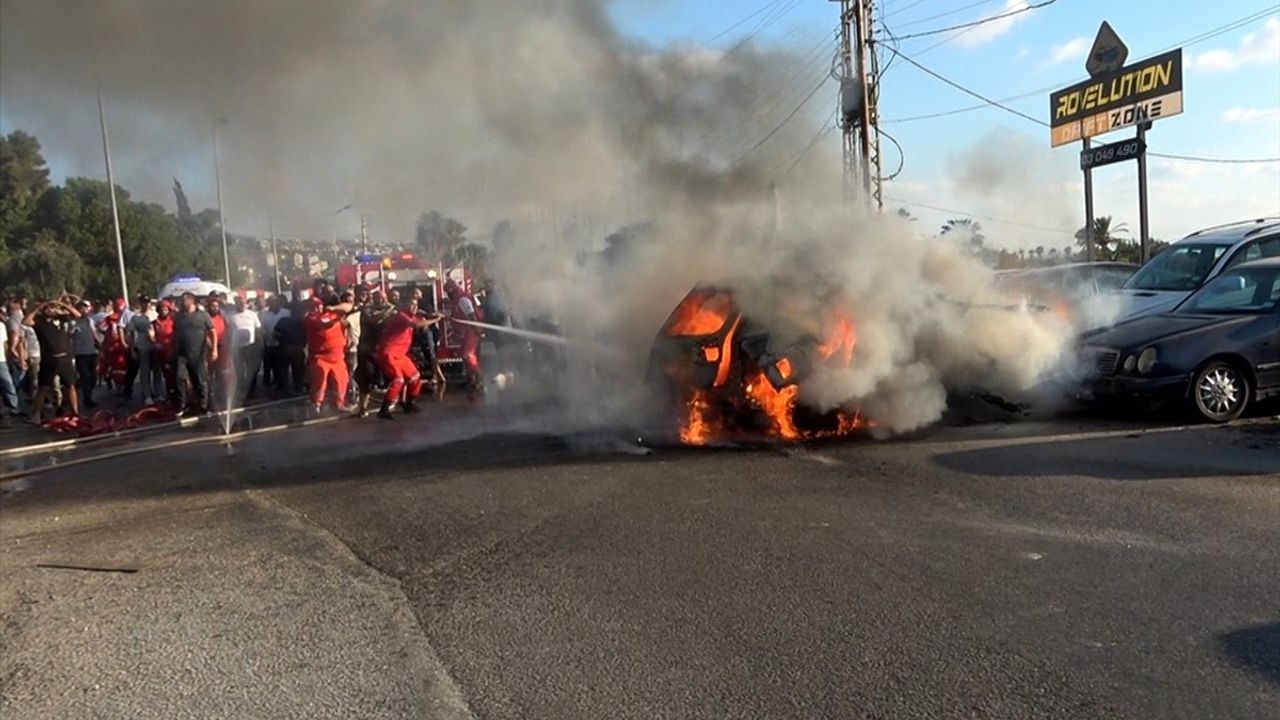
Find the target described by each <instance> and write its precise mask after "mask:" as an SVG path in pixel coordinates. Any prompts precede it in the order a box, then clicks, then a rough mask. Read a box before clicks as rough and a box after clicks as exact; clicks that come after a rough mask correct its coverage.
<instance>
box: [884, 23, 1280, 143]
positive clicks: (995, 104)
mask: <svg viewBox="0 0 1280 720" xmlns="http://www.w3.org/2000/svg"><path fill="white" fill-rule="evenodd" d="M890 51H891V52H893V53H894V54H895V55H897V56H898V57H900V58H902V59H903V60H905V61H907V62H909V63H911V64H912V65H914V66H916V67H917V68H919V69H920V70H921V71H923V72H925V73H927V74H929V75H931V76H933V77H935V78H937V79H938V80H941V81H942V82H944V83H946V84H948V85H950V86H951V87H953V88H955V89H957V90H959V91H961V92H963V93H965V94H967V95H972V96H973V97H976V98H978V99H979V100H982V101H983V102H985V103H987V104H989V105H991V106H992V107H996V108H999V109H1001V110H1004V111H1005V112H1007V113H1009V114H1011V115H1017V116H1018V117H1020V118H1022V119H1024V120H1030V121H1031V122H1033V123H1035V124H1037V125H1040V126H1042V127H1049V123H1047V122H1045V121H1043V120H1041V119H1039V118H1036V117H1032V116H1031V115H1028V114H1026V113H1024V112H1021V111H1019V110H1015V109H1013V108H1011V107H1009V106H1008V105H1003V104H1001V103H999V102H997V101H995V100H992V99H990V98H988V97H986V96H985V95H982V94H980V93H977V92H974V91H973V90H970V89H969V88H967V87H965V86H963V85H961V84H960V83H957V82H955V81H954V80H950V79H948V78H945V77H943V76H942V75H939V74H938V73H936V72H934V71H933V70H930V69H929V68H927V67H925V66H924V65H921V64H920V63H918V62H916V61H915V60H912V59H911V58H909V57H907V56H906V55H903V54H902V53H901V52H899V51H897V50H893V48H890ZM1147 154H1148V155H1149V156H1151V157H1158V158H1164V159H1166V160H1185V161H1187V162H1202V163H1222V164H1233V165H1235V164H1255V163H1273V162H1280V158H1211V157H1200V156H1195V155H1168V154H1164V153H1154V152H1149V153H1147Z"/></svg>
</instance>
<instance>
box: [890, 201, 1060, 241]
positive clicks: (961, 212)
mask: <svg viewBox="0 0 1280 720" xmlns="http://www.w3.org/2000/svg"><path fill="white" fill-rule="evenodd" d="M884 199H885V200H888V201H890V202H896V203H898V204H899V205H909V206H911V207H919V208H925V209H926V210H936V211H937V212H944V213H951V214H952V215H961V216H964V217H969V218H977V219H979V220H986V221H987V222H994V223H1000V224H1002V225H1011V226H1013V227H1021V228H1027V229H1028V230H1040V231H1043V232H1051V233H1059V234H1061V235H1071V236H1074V235H1075V233H1073V232H1072V231H1070V230H1063V229H1062V228H1051V227H1045V226H1044V225H1032V224H1030V223H1024V222H1019V221H1017V220H1005V219H1004V218H998V217H992V216H991V215H979V214H977V213H971V212H966V211H964V210H956V209H955V208H946V207H940V206H938V205H926V204H925V203H920V202H914V201H911V200H903V199H902V198H896V197H889V196H887V195H886V196H885V198H884Z"/></svg>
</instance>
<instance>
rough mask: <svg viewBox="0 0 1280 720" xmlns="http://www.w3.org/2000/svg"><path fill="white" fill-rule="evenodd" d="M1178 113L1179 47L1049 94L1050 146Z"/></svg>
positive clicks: (1179, 87)
mask: <svg viewBox="0 0 1280 720" xmlns="http://www.w3.org/2000/svg"><path fill="white" fill-rule="evenodd" d="M1181 112H1182V49H1181V48H1178V49H1177V50H1171V51H1169V52H1167V53H1164V54H1163V55H1157V56H1155V57H1153V58H1147V59H1146V60H1140V61H1138V62H1136V63H1133V64H1132V65H1126V66H1124V67H1122V68H1120V69H1119V70H1115V71H1112V72H1108V73H1103V74H1101V75H1099V76H1097V77H1094V78H1090V79H1089V80H1085V81H1084V82H1082V83H1077V84H1075V85H1072V86H1071V87H1069V88H1065V89H1063V90H1059V91H1057V92H1055V93H1053V94H1052V95H1050V96H1049V118H1050V122H1049V127H1050V132H1051V144H1052V145H1053V147H1058V146H1059V145H1065V144H1067V143H1070V142H1075V141H1077V140H1083V139H1085V138H1091V137H1094V136H1095V135H1102V134H1104V133H1109V132H1111V131H1113V130H1120V129H1121V128H1126V127H1131V126H1133V125H1137V124H1138V123H1140V122H1147V121H1151V120H1159V119H1161V118H1166V117H1170V116H1173V115H1177V114H1179V113H1181Z"/></svg>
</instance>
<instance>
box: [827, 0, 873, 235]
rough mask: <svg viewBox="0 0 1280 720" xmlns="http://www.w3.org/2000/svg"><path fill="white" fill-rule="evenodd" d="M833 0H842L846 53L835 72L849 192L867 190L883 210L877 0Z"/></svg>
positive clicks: (842, 51)
mask: <svg viewBox="0 0 1280 720" xmlns="http://www.w3.org/2000/svg"><path fill="white" fill-rule="evenodd" d="M832 2H839V3H840V51H839V53H840V56H839V62H838V63H836V64H835V71H836V74H837V79H838V80H839V81H840V109H839V118H840V121H839V124H840V130H841V132H842V134H843V138H844V150H843V153H844V196H845V200H846V201H850V200H852V199H853V198H854V197H856V196H857V194H858V191H859V190H861V191H862V192H865V193H866V194H867V197H868V198H869V199H870V200H871V202H872V203H873V204H874V205H875V207H876V209H877V210H879V209H881V208H882V207H883V205H884V202H883V199H882V196H881V189H880V184H881V180H882V178H881V177H880V175H881V171H880V137H879V133H878V132H877V130H876V123H877V121H878V119H879V113H878V111H877V108H876V105H877V101H878V99H879V95H880V88H879V79H878V78H879V74H880V72H879V61H878V60H877V59H876V55H875V42H876V41H875V37H874V35H873V33H872V28H871V18H872V11H873V5H874V0H832Z"/></svg>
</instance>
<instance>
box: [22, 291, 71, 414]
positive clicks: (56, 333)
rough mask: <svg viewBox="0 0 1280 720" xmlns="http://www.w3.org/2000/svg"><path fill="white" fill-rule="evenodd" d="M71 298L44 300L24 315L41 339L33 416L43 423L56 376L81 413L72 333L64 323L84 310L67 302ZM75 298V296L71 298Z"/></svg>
mask: <svg viewBox="0 0 1280 720" xmlns="http://www.w3.org/2000/svg"><path fill="white" fill-rule="evenodd" d="M66 299H67V298H63V299H61V300H51V301H49V302H46V303H41V304H40V305H38V306H37V307H36V309H35V310H32V311H31V312H30V313H28V314H27V316H26V317H25V318H23V323H24V324H25V325H28V326H30V327H31V329H32V330H34V331H35V334H36V341H37V342H39V343H40V357H41V360H40V373H39V376H38V377H37V378H36V396H35V399H34V400H33V401H32V403H31V405H32V409H31V420H32V421H33V422H35V423H36V424H37V425H39V424H40V414H41V413H43V412H44V402H45V399H46V398H48V397H49V393H51V392H53V390H54V386H53V383H54V380H55V379H57V380H60V381H61V382H62V390H63V393H64V395H65V397H66V399H67V401H68V404H69V406H70V408H71V414H72V415H73V416H75V415H79V414H80V399H79V397H78V396H77V393H76V366H75V361H74V360H73V359H72V358H71V335H70V334H68V333H67V329H66V326H65V325H64V323H65V322H66V321H68V320H75V319H77V318H79V317H80V311H79V310H77V309H76V308H75V307H74V306H73V305H72V304H70V303H68V302H66ZM71 300H72V301H73V302H74V300H75V299H74V298H71Z"/></svg>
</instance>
